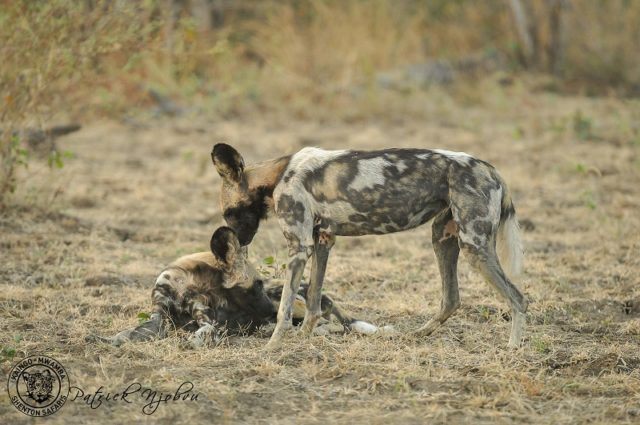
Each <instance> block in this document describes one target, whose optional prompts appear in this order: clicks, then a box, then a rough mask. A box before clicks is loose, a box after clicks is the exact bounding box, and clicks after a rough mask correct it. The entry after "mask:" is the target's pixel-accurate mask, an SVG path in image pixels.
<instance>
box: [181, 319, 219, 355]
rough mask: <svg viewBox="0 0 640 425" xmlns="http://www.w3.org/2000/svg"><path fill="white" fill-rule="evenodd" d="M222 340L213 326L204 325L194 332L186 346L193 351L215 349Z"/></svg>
mask: <svg viewBox="0 0 640 425" xmlns="http://www.w3.org/2000/svg"><path fill="white" fill-rule="evenodd" d="M220 341H222V338H221V337H220V335H219V334H218V331H217V330H216V328H215V327H214V326H213V325H210V324H208V323H207V324H206V325H204V326H202V327H201V328H200V329H198V330H197V331H195V332H194V334H193V335H191V337H190V338H189V341H188V344H189V346H190V347H191V348H193V349H196V350H197V349H199V348H204V347H215V346H217V345H218V344H220Z"/></svg>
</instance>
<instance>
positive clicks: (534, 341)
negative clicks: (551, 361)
mask: <svg viewBox="0 0 640 425" xmlns="http://www.w3.org/2000/svg"><path fill="white" fill-rule="evenodd" d="M531 347H532V348H533V349H534V350H535V351H537V352H538V353H541V354H545V353H548V352H549V351H551V348H550V346H549V342H548V341H547V340H545V339H543V338H541V337H533V338H531Z"/></svg>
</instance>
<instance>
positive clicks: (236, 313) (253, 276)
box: [109, 227, 386, 347]
mask: <svg viewBox="0 0 640 425" xmlns="http://www.w3.org/2000/svg"><path fill="white" fill-rule="evenodd" d="M210 245H211V252H199V253H196V254H191V255H186V256H184V257H181V258H179V259H177V260H176V261H174V262H173V263H171V264H170V265H169V266H168V267H167V268H165V269H164V270H163V271H162V272H160V275H159V276H158V278H157V280H156V283H155V286H154V288H153V291H152V293H151V298H152V301H153V310H152V314H151V318H150V319H149V320H148V321H146V322H145V323H143V324H141V325H140V326H137V327H135V328H133V329H129V330H126V331H123V332H120V333H119V334H118V335H116V336H115V337H114V338H113V339H111V340H109V342H111V343H113V344H114V345H121V344H122V343H123V342H126V341H146V340H150V339H154V338H157V337H163V336H164V335H165V322H166V319H169V320H170V321H171V322H173V325H174V326H176V327H179V328H184V329H186V330H190V331H193V332H194V334H193V336H192V337H191V339H190V341H189V343H190V344H191V346H193V347H199V346H203V345H216V344H218V343H219V342H220V340H221V339H222V337H223V336H224V335H225V334H228V335H238V334H250V333H252V332H254V331H255V330H256V329H257V328H258V327H260V326H261V325H265V324H267V323H273V322H275V319H276V312H277V310H278V304H279V302H280V298H281V296H282V288H283V283H284V281H279V282H278V281H276V280H273V281H267V282H266V284H265V283H264V281H263V279H262V278H261V277H260V276H259V274H258V273H257V272H256V270H255V269H254V268H253V267H252V265H251V264H250V263H249V262H248V261H246V259H245V255H244V253H243V252H242V251H243V250H242V248H241V247H240V243H239V241H238V238H237V237H236V235H235V233H234V231H233V230H232V229H230V228H228V227H220V228H219V229H217V230H216V231H215V232H214V234H213V236H212V237H211V244H210ZM307 289H308V286H307V285H302V286H301V287H300V289H299V290H298V291H297V298H296V300H295V304H294V313H293V318H294V321H297V322H300V321H302V318H303V317H304V314H305V300H304V297H305V296H306V293H307ZM321 310H322V316H323V317H324V318H326V319H329V318H330V316H331V315H333V316H335V317H336V318H337V319H338V320H339V321H340V322H341V324H342V325H343V326H344V328H345V330H346V329H353V330H354V331H356V332H359V333H365V334H370V333H375V332H376V331H378V328H377V327H376V326H374V325H372V324H370V323H367V322H363V321H360V320H356V319H352V318H351V317H349V316H348V315H346V314H345V313H344V312H342V311H341V310H340V309H339V308H338V306H337V305H336V304H335V303H334V302H333V300H332V299H331V298H329V297H328V296H326V295H323V296H322V298H321ZM384 330H386V329H384Z"/></svg>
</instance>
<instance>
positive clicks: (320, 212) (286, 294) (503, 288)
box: [211, 143, 528, 347]
mask: <svg viewBox="0 0 640 425" xmlns="http://www.w3.org/2000/svg"><path fill="white" fill-rule="evenodd" d="M211 158H212V160H213V163H214V165H215V167H216V170H217V171H218V174H220V176H221V177H222V183H223V184H222V192H221V201H222V208H223V214H224V218H225V220H226V222H227V224H228V225H229V226H230V227H231V228H233V229H234V230H236V232H238V237H239V240H240V243H241V244H242V245H248V244H249V243H250V242H251V240H252V239H253V237H254V235H255V233H256V231H257V229H258V225H259V222H260V220H262V219H265V218H266V217H267V213H268V212H269V211H270V210H275V213H276V216H277V217H278V220H279V223H280V226H281V228H282V230H283V233H284V236H285V238H286V239H287V242H288V246H289V255H290V260H289V267H288V280H289V285H285V287H284V291H283V293H282V301H281V303H280V308H279V310H278V323H277V326H276V329H275V331H274V333H273V335H272V337H271V340H270V341H269V346H271V347H273V346H276V345H278V344H279V342H280V340H281V338H282V335H283V334H284V332H285V331H286V330H287V329H289V328H291V326H292V324H291V305H292V302H293V300H294V297H295V293H296V291H297V289H298V285H299V283H300V279H301V277H302V273H303V270H304V267H305V264H306V262H307V260H308V258H309V257H312V267H311V279H310V287H309V293H308V297H307V310H306V314H305V318H304V322H303V325H302V331H303V332H304V333H306V334H308V333H310V332H311V331H312V330H313V328H314V326H315V324H316V321H317V320H318V317H319V316H320V290H321V288H322V282H323V279H324V274H325V269H326V265H327V259H328V257H329V251H330V250H331V247H332V246H333V245H334V243H335V237H336V236H359V235H370V234H386V233H393V232H398V231H402V230H407V229H411V228H414V227H417V226H419V225H421V224H424V223H426V222H428V221H429V220H431V219H432V218H433V219H434V221H433V225H432V230H433V232H432V242H433V248H434V251H435V254H436V258H437V262H438V267H439V269H440V275H441V278H442V302H441V307H440V311H439V312H438V314H437V315H436V316H435V317H434V318H432V319H431V320H430V321H429V322H427V323H426V324H425V325H424V326H422V327H421V328H420V329H418V330H417V331H416V333H417V334H422V335H429V334H431V333H432V332H433V331H434V330H435V329H437V328H438V327H439V326H440V325H441V324H442V323H443V322H444V321H445V320H446V319H447V318H448V317H449V316H451V314H452V313H453V312H454V311H455V310H456V309H457V308H458V307H459V305H460V300H459V294H458V279H457V263H458V255H459V253H460V250H462V251H464V253H465V256H466V257H467V259H468V260H469V262H470V263H471V265H472V266H473V267H474V268H475V269H476V270H477V271H479V272H480V273H481V274H482V276H483V277H484V278H485V280H487V281H488V282H489V283H491V284H492V285H493V286H494V287H495V288H496V289H497V290H498V292H499V293H500V294H501V295H502V296H503V297H504V298H505V299H506V301H507V302H508V304H509V306H510V307H511V310H512V313H513V314H512V317H513V318H512V328H511V336H510V339H509V346H510V347H517V346H519V345H520V342H521V340H522V334H523V329H524V325H525V322H526V310H527V304H528V302H527V300H526V298H525V296H524V295H523V294H522V293H521V292H520V291H519V290H518V288H517V287H516V286H515V285H514V284H513V283H512V282H511V281H510V280H509V278H508V277H507V274H509V275H510V276H511V277H514V276H516V275H517V274H518V273H519V272H520V271H521V268H522V246H521V243H520V237H519V229H518V222H517V220H516V216H515V209H514V207H513V203H512V200H511V196H510V194H509V190H508V189H507V186H506V184H505V182H504V180H503V179H502V178H501V177H500V175H499V174H498V172H497V171H496V170H495V168H494V167H493V166H491V165H490V164H488V163H486V162H484V161H481V160H479V159H476V158H473V157H472V156H470V155H467V154H465V153H462V152H451V151H445V150H427V149H384V150H379V151H354V150H335V151H328V150H323V149H317V148H304V149H302V150H301V151H299V152H298V153H296V154H294V155H290V156H284V157H281V158H277V159H274V160H270V161H266V162H262V163H258V164H254V165H251V166H248V167H247V168H246V169H245V166H244V161H243V159H242V156H240V154H239V153H238V152H237V151H236V150H235V149H234V148H232V147H231V146H229V145H227V144H224V143H219V144H217V145H215V146H214V147H213V151H212V152H211ZM498 255H499V256H500V259H501V261H499V260H498ZM503 266H504V267H505V268H506V269H507V273H505V272H504V271H503Z"/></svg>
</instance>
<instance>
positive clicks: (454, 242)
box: [414, 208, 460, 335]
mask: <svg viewBox="0 0 640 425" xmlns="http://www.w3.org/2000/svg"><path fill="white" fill-rule="evenodd" d="M431 239H432V242H433V250H434V251H435V253H436V259H437V261H438V269H439V270H440V278H441V279H442V299H441V301H440V311H439V312H438V314H437V315H436V316H435V317H433V318H432V319H431V320H429V322H427V323H426V324H425V325H424V326H422V327H421V328H419V329H418V330H417V331H415V332H414V334H417V335H430V334H431V333H432V332H433V331H434V330H436V329H437V328H438V327H439V326H440V325H441V324H442V323H444V322H445V321H446V320H447V319H448V318H449V316H451V315H452V314H453V313H454V312H455V311H456V310H457V309H458V307H460V295H459V291H458V256H459V254H460V247H459V246H458V231H457V225H456V223H455V222H454V221H453V216H452V215H451V210H450V209H448V208H447V209H446V210H445V211H443V212H441V213H440V214H439V215H438V216H437V217H436V218H435V219H434V221H433V225H432V234H431Z"/></svg>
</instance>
